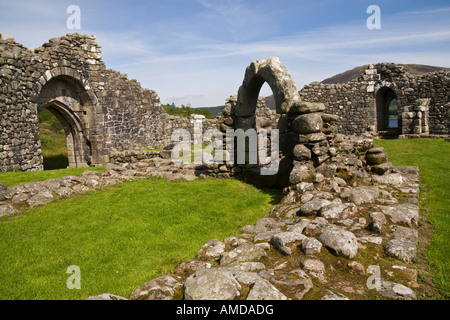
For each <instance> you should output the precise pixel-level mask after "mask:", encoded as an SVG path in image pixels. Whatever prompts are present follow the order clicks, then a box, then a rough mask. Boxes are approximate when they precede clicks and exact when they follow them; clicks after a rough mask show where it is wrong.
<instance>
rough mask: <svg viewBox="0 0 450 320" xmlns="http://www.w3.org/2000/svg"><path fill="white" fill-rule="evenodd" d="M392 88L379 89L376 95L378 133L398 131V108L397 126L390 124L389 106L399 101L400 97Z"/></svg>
mask: <svg viewBox="0 0 450 320" xmlns="http://www.w3.org/2000/svg"><path fill="white" fill-rule="evenodd" d="M394 89H395V88H393V87H392V86H383V87H381V88H379V89H378V90H377V92H376V95H375V104H376V106H375V109H376V128H377V131H398V128H399V127H400V123H399V120H400V117H399V114H398V107H397V125H396V126H391V125H390V124H389V106H390V104H391V102H392V101H393V100H395V101H398V96H397V94H396V92H395V90H394Z"/></svg>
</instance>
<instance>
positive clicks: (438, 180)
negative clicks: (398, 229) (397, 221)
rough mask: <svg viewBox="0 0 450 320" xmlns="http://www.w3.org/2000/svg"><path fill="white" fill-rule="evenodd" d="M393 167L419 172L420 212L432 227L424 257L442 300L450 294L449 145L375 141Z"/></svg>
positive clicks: (431, 141)
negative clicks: (417, 169) (410, 167)
mask: <svg viewBox="0 0 450 320" xmlns="http://www.w3.org/2000/svg"><path fill="white" fill-rule="evenodd" d="M375 146H377V147H384V149H385V151H386V152H387V154H388V157H389V161H390V162H392V163H393V164H394V165H397V166H400V165H406V166H418V167H419V169H420V184H421V189H420V192H421V194H420V210H421V214H424V215H425V217H426V218H427V221H428V222H430V223H431V224H432V226H433V229H434V231H433V233H432V235H431V240H432V241H431V243H430V244H429V245H428V246H427V249H426V258H427V260H428V264H429V266H430V268H431V275H432V278H433V281H434V283H435V284H436V286H437V289H438V291H439V294H440V295H441V297H442V298H444V299H448V298H449V292H450V243H449V239H450V176H449V172H450V143H449V142H446V141H444V140H443V139H418V140H417V139H408V140H402V139H400V140H376V141H375Z"/></svg>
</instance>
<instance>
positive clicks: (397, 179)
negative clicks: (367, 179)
mask: <svg viewBox="0 0 450 320" xmlns="http://www.w3.org/2000/svg"><path fill="white" fill-rule="evenodd" d="M372 180H373V181H374V182H376V183H379V184H387V185H391V186H394V187H400V186H401V185H402V184H403V182H404V179H403V176H402V175H401V174H399V173H390V174H384V175H382V176H375V175H373V176H372Z"/></svg>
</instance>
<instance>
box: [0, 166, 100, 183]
mask: <svg viewBox="0 0 450 320" xmlns="http://www.w3.org/2000/svg"><path fill="white" fill-rule="evenodd" d="M86 170H90V171H98V172H103V171H104V170H105V168H104V167H89V168H70V169H58V170H48V171H36V172H4V173H0V183H3V184H5V185H7V186H8V187H12V186H18V185H22V184H25V183H28V182H37V181H44V180H48V179H56V178H62V177H66V176H78V177H80V176H81V175H82V174H83V172H84V171H86Z"/></svg>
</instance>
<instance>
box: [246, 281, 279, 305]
mask: <svg viewBox="0 0 450 320" xmlns="http://www.w3.org/2000/svg"><path fill="white" fill-rule="evenodd" d="M247 300H288V298H287V297H286V296H285V295H284V294H282V293H281V292H280V291H279V290H278V289H277V288H275V287H274V286H273V285H272V284H271V283H270V282H269V281H267V280H266V279H262V278H261V279H258V280H257V281H256V282H255V284H254V285H253V288H252V289H251V290H250V292H249V293H248V296H247Z"/></svg>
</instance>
